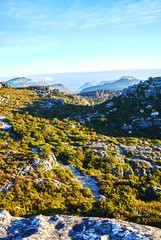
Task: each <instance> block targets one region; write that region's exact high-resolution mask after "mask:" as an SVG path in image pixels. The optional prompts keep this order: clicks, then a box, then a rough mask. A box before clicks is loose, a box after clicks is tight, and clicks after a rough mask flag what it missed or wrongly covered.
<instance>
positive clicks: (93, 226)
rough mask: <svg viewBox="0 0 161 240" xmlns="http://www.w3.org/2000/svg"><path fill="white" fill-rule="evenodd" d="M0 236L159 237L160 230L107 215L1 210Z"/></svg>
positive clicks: (31, 239) (46, 239)
mask: <svg viewBox="0 0 161 240" xmlns="http://www.w3.org/2000/svg"><path fill="white" fill-rule="evenodd" d="M0 239H6V240H7V239H8V240H9V239H15V240H16V239H17V240H18V239H21V240H23V239H28V240H40V239H42V240H50V239H53V240H99V239H100V240H108V239H109V240H119V239H122V240H130V239H138V240H150V239H153V240H159V239H161V230H160V229H157V228H154V227H150V226H144V225H138V224H134V223H130V222H125V221H121V220H116V219H108V218H104V219H102V218H93V217H91V218H81V217H75V216H63V215H56V216H42V215H39V216H36V217H30V218H26V219H24V218H19V217H12V216H11V215H10V214H9V212H8V211H5V210H3V211H1V212H0Z"/></svg>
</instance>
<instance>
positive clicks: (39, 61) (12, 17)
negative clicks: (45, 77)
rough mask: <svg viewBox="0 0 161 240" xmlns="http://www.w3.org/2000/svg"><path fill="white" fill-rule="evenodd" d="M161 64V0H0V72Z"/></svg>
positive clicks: (5, 73)
mask: <svg viewBox="0 0 161 240" xmlns="http://www.w3.org/2000/svg"><path fill="white" fill-rule="evenodd" d="M122 69H161V0H153V1H152V0H113V1H110V0H34V1H33V0H3V1H2V0H1V1H0V77H2V76H11V75H22V74H23V75H24V74H41V73H63V72H86V71H87V72H88V71H107V70H122Z"/></svg>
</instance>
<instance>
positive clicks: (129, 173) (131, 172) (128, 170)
mask: <svg viewBox="0 0 161 240" xmlns="http://www.w3.org/2000/svg"><path fill="white" fill-rule="evenodd" d="M128 175H134V172H133V170H132V169H125V170H124V176H125V177H127V176H128Z"/></svg>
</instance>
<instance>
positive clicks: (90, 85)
mask: <svg viewBox="0 0 161 240" xmlns="http://www.w3.org/2000/svg"><path fill="white" fill-rule="evenodd" d="M92 86H93V84H92V83H90V82H86V83H84V84H83V85H82V86H81V87H80V88H79V89H80V90H82V89H85V88H88V87H92Z"/></svg>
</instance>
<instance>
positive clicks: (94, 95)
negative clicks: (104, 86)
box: [79, 90, 122, 105]
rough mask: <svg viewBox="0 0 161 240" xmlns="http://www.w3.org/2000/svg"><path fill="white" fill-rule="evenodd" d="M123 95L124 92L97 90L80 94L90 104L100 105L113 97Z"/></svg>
mask: <svg viewBox="0 0 161 240" xmlns="http://www.w3.org/2000/svg"><path fill="white" fill-rule="evenodd" d="M121 94H122V91H119V90H97V91H92V92H83V93H80V94H79V95H81V96H82V97H84V98H86V99H87V100H88V101H90V104H91V105H92V104H100V103H102V102H105V101H107V100H109V99H111V98H113V97H118V96H119V95H121Z"/></svg>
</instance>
